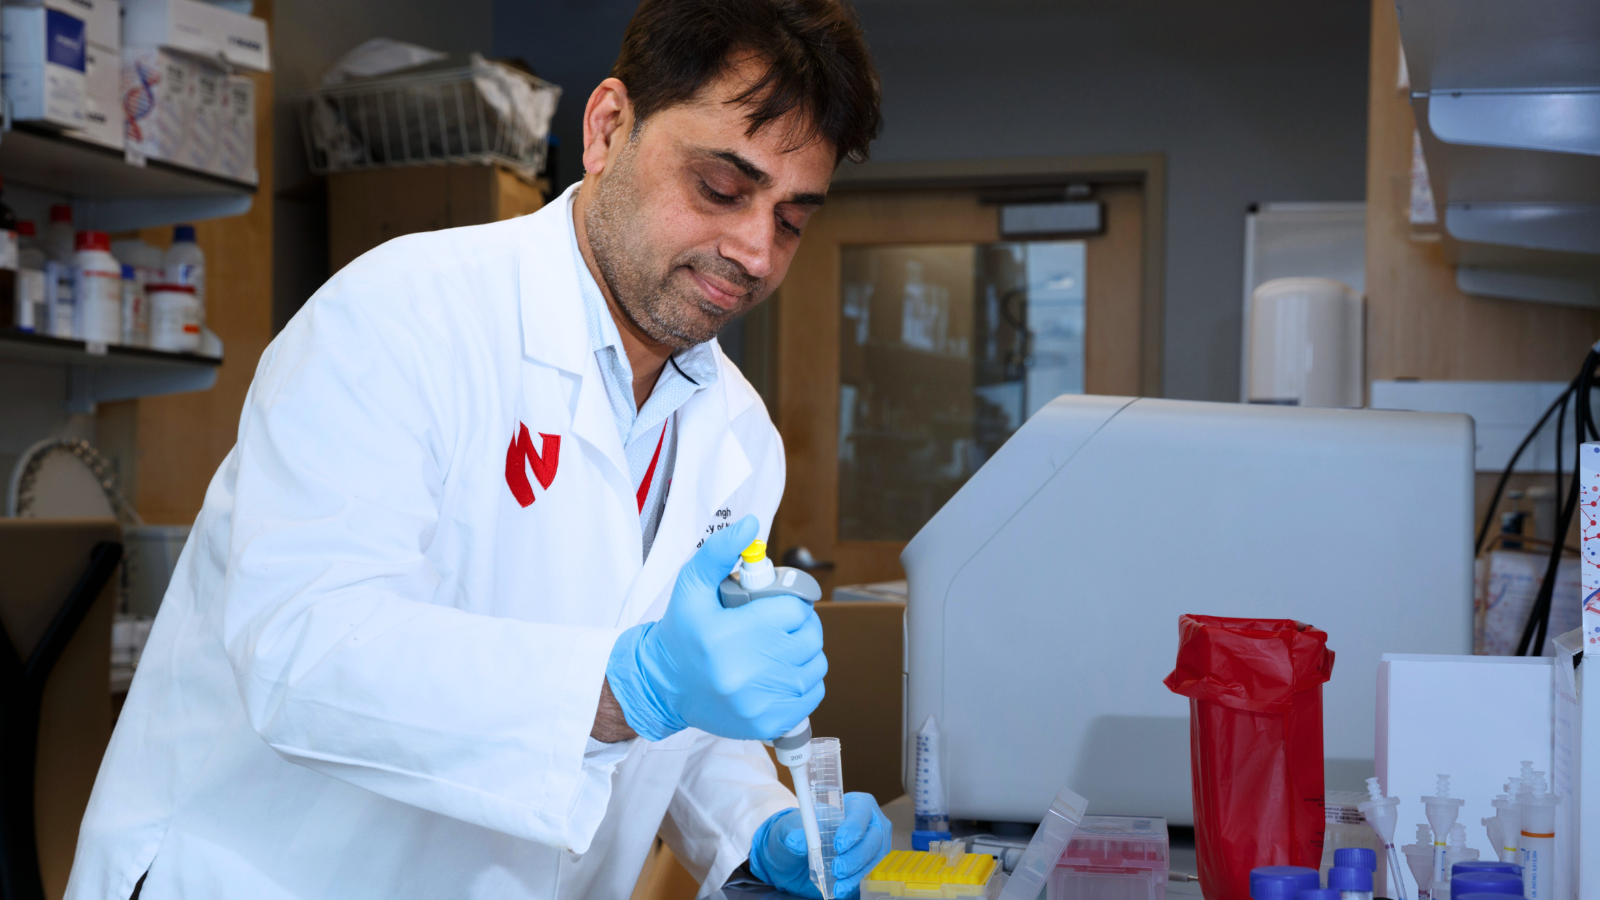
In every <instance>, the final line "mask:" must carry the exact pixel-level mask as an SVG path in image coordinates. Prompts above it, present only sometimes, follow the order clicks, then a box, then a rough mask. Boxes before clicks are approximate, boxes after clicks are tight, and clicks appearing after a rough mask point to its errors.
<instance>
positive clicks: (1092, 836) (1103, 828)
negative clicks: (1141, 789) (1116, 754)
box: [1045, 816, 1168, 900]
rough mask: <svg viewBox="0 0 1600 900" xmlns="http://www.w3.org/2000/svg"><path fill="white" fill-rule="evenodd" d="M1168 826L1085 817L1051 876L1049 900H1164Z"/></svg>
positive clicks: (1148, 820) (1153, 820) (1151, 820)
mask: <svg viewBox="0 0 1600 900" xmlns="http://www.w3.org/2000/svg"><path fill="white" fill-rule="evenodd" d="M1167 868H1168V846H1167V820H1166V819H1163V818H1160V817H1157V816H1148V817H1146V816H1139V817H1133V816H1084V817H1083V822H1082V823H1080V824H1079V825H1078V830H1077V831H1076V832H1074V833H1073V835H1072V841H1071V843H1069V844H1067V849H1066V850H1064V851H1062V854H1061V859H1060V860H1059V861H1057V862H1056V866H1055V869H1054V870H1053V871H1052V872H1051V873H1050V881H1049V884H1048V885H1047V887H1046V892H1045V896H1046V897H1047V898H1048V900H1087V898H1115V900H1165V897H1166V896H1167Z"/></svg>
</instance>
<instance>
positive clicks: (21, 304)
mask: <svg viewBox="0 0 1600 900" xmlns="http://www.w3.org/2000/svg"><path fill="white" fill-rule="evenodd" d="M44 264H45V258H44V251H43V250H41V249H39V241H38V238H37V237H36V236H35V234H34V229H33V223H32V222H18V223H17V329H18V330H19V331H32V332H37V333H40V334H43V333H46V332H48V331H49V330H50V319H49V315H50V307H49V304H48V303H47V302H46V300H45V294H44Z"/></svg>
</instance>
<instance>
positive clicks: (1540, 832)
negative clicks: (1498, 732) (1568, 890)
mask: <svg viewBox="0 0 1600 900" xmlns="http://www.w3.org/2000/svg"><path fill="white" fill-rule="evenodd" d="M1558 799H1559V798H1557V797H1556V795H1555V794H1552V793H1549V792H1548V791H1546V790H1545V781H1544V773H1543V772H1534V773H1533V783H1532V784H1531V785H1530V791H1529V795H1528V799H1526V800H1524V801H1522V839H1521V842H1520V843H1519V844H1518V846H1519V847H1520V848H1521V850H1522V886H1523V890H1522V893H1523V896H1525V897H1527V898H1528V900H1551V898H1553V897H1555V894H1556V885H1555V881H1556V802H1557V800H1558Z"/></svg>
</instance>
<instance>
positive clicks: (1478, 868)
mask: <svg viewBox="0 0 1600 900" xmlns="http://www.w3.org/2000/svg"><path fill="white" fill-rule="evenodd" d="M1462 872H1504V873H1505V874H1507V875H1515V876H1517V877H1518V878H1521V877H1522V867H1521V866H1519V865H1517V864H1516V863H1514V862H1501V861H1500V860H1498V859H1468V860H1463V861H1461V862H1458V863H1456V864H1455V865H1453V866H1451V867H1450V877H1451V878H1452V879H1453V878H1455V877H1456V876H1457V875H1460V874H1461V873H1462Z"/></svg>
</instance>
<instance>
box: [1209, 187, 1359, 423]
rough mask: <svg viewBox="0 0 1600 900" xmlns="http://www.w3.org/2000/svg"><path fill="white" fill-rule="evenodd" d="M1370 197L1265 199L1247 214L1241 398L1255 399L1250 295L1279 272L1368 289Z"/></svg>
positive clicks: (1281, 274) (1245, 224)
mask: <svg viewBox="0 0 1600 900" xmlns="http://www.w3.org/2000/svg"><path fill="white" fill-rule="evenodd" d="M1366 273H1367V205H1366V204H1365V203H1262V204H1259V205H1258V206H1257V207H1256V210H1255V211H1254V212H1251V213H1249V214H1247V215H1246V216H1245V218H1244V307H1243V309H1244V315H1243V317H1242V319H1243V321H1242V323H1241V324H1242V325H1243V330H1242V331H1241V332H1240V342H1239V400H1240V401H1241V402H1244V401H1248V400H1249V399H1250V295H1251V294H1253V293H1255V289H1256V288H1257V287H1259V286H1260V285H1261V284H1262V283H1263V282H1267V281H1271V280H1272V279H1274V278H1292V277H1296V276H1313V277H1318V278H1332V279H1335V280H1337V281H1342V282H1344V283H1345V284H1348V285H1350V286H1351V287H1353V288H1355V289H1356V293H1359V294H1365V293H1366V291H1367V274H1366Z"/></svg>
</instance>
